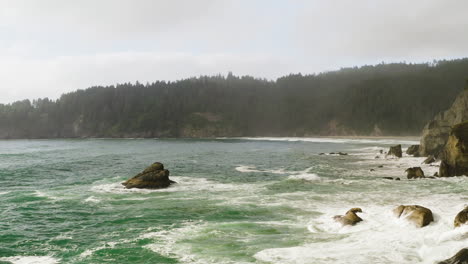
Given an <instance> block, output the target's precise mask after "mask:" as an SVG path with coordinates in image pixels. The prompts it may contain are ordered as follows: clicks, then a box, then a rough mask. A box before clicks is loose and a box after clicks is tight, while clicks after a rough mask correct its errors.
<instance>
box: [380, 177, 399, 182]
mask: <svg viewBox="0 0 468 264" xmlns="http://www.w3.org/2000/svg"><path fill="white" fill-rule="evenodd" d="M382 178H383V179H385V180H395V181H399V180H400V178H399V177H396V178H393V177H382Z"/></svg>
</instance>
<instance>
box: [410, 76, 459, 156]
mask: <svg viewBox="0 0 468 264" xmlns="http://www.w3.org/2000/svg"><path fill="white" fill-rule="evenodd" d="M465 121H468V83H467V85H466V86H465V89H464V90H463V91H462V92H461V93H460V94H459V95H458V96H457V98H456V99H455V101H454V102H453V104H452V106H451V107H450V108H449V109H448V110H446V111H444V112H441V113H439V114H437V115H436V116H435V117H434V119H433V120H431V121H429V123H427V124H426V126H425V127H424V129H423V131H422V136H421V143H420V148H419V153H418V154H419V155H420V156H429V155H433V156H435V157H439V154H440V153H441V152H442V151H443V148H444V146H445V144H446V143H447V140H448V138H449V134H450V131H451V128H452V127H453V126H454V125H456V124H459V123H462V122H465Z"/></svg>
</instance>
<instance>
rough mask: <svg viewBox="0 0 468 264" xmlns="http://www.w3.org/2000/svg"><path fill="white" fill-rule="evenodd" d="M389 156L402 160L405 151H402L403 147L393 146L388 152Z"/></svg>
mask: <svg viewBox="0 0 468 264" xmlns="http://www.w3.org/2000/svg"><path fill="white" fill-rule="evenodd" d="M388 155H393V156H395V157H398V158H401V157H402V156H403V151H401V145H396V146H391V147H390V150H389V151H388Z"/></svg>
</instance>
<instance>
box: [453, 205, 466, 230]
mask: <svg viewBox="0 0 468 264" xmlns="http://www.w3.org/2000/svg"><path fill="white" fill-rule="evenodd" d="M465 224H468V206H466V207H465V209H463V210H462V211H460V212H459V213H458V214H457V215H456V216H455V220H453V225H454V226H455V227H460V226H461V225H465Z"/></svg>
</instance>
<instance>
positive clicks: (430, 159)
mask: <svg viewBox="0 0 468 264" xmlns="http://www.w3.org/2000/svg"><path fill="white" fill-rule="evenodd" d="M435 161H436V159H435V157H434V156H433V155H429V156H427V158H426V159H425V160H424V161H423V163H424V164H431V163H433V162H435Z"/></svg>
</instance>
